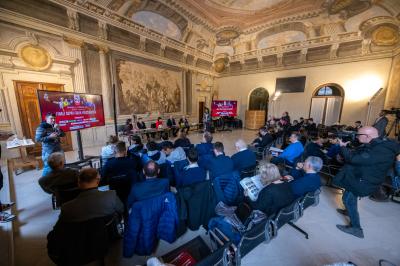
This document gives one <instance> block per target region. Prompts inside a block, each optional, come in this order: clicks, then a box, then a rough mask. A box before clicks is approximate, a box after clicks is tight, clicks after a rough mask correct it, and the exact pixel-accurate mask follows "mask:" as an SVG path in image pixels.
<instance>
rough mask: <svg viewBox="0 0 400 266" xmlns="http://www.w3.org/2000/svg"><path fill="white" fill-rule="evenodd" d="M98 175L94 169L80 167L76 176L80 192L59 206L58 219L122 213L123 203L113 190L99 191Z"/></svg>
mask: <svg viewBox="0 0 400 266" xmlns="http://www.w3.org/2000/svg"><path fill="white" fill-rule="evenodd" d="M99 182H100V177H99V174H98V172H97V170H96V169H94V168H85V169H82V170H81V171H80V173H79V177H78V186H79V188H80V189H81V193H80V194H79V195H78V196H77V197H76V198H75V199H73V200H71V201H68V202H66V203H64V204H63V205H62V206H61V213H60V217H59V221H62V222H82V221H87V220H90V219H93V218H99V217H106V216H110V215H113V214H115V213H117V214H119V215H122V213H123V211H124V205H123V204H122V202H121V201H120V199H119V198H118V197H117V194H116V192H115V191H114V190H109V191H99V190H98V189H97V188H98V185H99Z"/></svg>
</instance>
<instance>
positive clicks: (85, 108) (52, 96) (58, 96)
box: [37, 90, 105, 132]
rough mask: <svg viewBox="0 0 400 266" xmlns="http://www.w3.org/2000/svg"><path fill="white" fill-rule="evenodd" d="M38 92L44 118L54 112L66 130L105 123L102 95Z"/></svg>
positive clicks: (57, 121) (61, 126) (58, 122)
mask: <svg viewBox="0 0 400 266" xmlns="http://www.w3.org/2000/svg"><path fill="white" fill-rule="evenodd" d="M37 94H38V99H39V106H40V113H41V117H42V119H43V120H45V119H46V114H47V113H54V114H55V115H56V123H57V124H59V125H60V128H61V129H62V130H63V131H65V132H66V131H74V130H80V129H85V128H90V127H98V126H104V125H105V119H104V109H103V98H102V96H101V95H95V94H84V93H74V92H62V91H43V90H38V93H37Z"/></svg>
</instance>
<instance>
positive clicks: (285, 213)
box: [273, 200, 300, 237]
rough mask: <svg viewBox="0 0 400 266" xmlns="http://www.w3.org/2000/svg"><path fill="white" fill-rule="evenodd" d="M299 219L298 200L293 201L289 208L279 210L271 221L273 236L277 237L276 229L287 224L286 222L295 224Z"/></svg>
mask: <svg viewBox="0 0 400 266" xmlns="http://www.w3.org/2000/svg"><path fill="white" fill-rule="evenodd" d="M299 217H300V204H299V200H295V201H294V202H293V203H291V204H290V205H289V206H286V207H284V208H283V209H281V210H280V211H279V212H278V214H277V215H276V216H275V219H274V220H273V235H274V237H276V236H277V235H278V229H279V228H281V227H282V226H284V225H285V224H287V223H288V222H295V221H297V220H298V219H299Z"/></svg>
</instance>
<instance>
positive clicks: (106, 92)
mask: <svg viewBox="0 0 400 266" xmlns="http://www.w3.org/2000/svg"><path fill="white" fill-rule="evenodd" d="M98 49H99V56H100V78H101V94H102V95H103V104H104V116H105V118H106V121H107V120H111V119H112V113H111V109H112V108H111V101H110V100H111V97H112V96H111V85H110V71H109V67H108V60H107V53H108V51H109V49H108V47H107V46H98Z"/></svg>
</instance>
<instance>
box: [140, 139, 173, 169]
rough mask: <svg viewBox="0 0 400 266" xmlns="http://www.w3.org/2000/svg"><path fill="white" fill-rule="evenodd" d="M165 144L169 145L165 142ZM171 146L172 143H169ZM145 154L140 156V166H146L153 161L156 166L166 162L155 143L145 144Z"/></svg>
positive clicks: (163, 154)
mask: <svg viewBox="0 0 400 266" xmlns="http://www.w3.org/2000/svg"><path fill="white" fill-rule="evenodd" d="M165 143H171V142H170V141H166V142H165ZM171 145H172V143H171ZM146 148H147V153H145V154H143V156H142V164H146V163H147V162H148V161H155V162H156V163H157V164H164V163H165V162H166V156H165V153H164V152H163V151H159V150H158V147H157V143H155V142H154V141H150V142H148V143H147V144H146Z"/></svg>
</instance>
